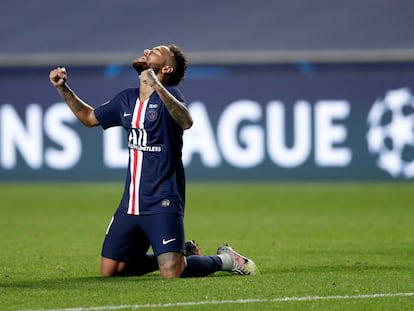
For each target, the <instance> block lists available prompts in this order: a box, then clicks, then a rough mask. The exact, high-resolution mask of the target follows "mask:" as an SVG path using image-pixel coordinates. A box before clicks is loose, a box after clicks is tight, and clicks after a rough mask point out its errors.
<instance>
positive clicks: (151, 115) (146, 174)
mask: <svg viewBox="0 0 414 311" xmlns="http://www.w3.org/2000/svg"><path fill="white" fill-rule="evenodd" d="M167 89H168V91H169V92H170V93H171V94H172V95H173V96H174V97H175V98H176V99H178V100H179V101H180V102H183V103H184V97H183V95H182V94H181V92H180V91H179V90H178V89H177V88H175V87H167ZM95 116H96V118H97V119H98V121H99V122H100V124H101V126H102V127H103V129H107V128H110V127H113V126H122V127H124V129H125V130H126V131H127V137H128V150H129V162H128V172H127V177H126V181H125V189H124V193H123V196H122V200H121V202H120V206H119V208H120V209H122V210H124V211H125V212H126V213H128V214H132V215H145V214H156V213H165V212H174V213H175V212H178V213H180V214H183V213H184V204H185V175H184V168H183V163H182V160H181V155H182V146H183V140H182V137H183V130H182V128H181V127H180V126H178V125H177V124H176V122H175V121H174V120H173V119H172V117H171V116H170V114H169V112H168V110H167V108H166V106H165V105H164V103H163V102H162V101H161V99H160V97H159V96H158V94H157V93H156V92H153V93H152V95H151V96H150V97H149V98H148V99H147V100H146V101H144V102H141V101H140V100H139V88H131V89H126V90H124V91H122V92H120V93H118V94H117V95H116V96H115V97H114V98H113V99H112V100H110V101H109V102H107V103H105V104H103V105H102V106H99V107H97V108H96V109H95Z"/></svg>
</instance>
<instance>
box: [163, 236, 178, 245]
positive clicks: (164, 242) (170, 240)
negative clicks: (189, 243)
mask: <svg viewBox="0 0 414 311" xmlns="http://www.w3.org/2000/svg"><path fill="white" fill-rule="evenodd" d="M175 240H177V239H176V238H173V239H169V240H166V239H162V245H167V244H168V243H171V242H174V241H175Z"/></svg>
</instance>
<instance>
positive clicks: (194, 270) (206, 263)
mask: <svg viewBox="0 0 414 311" xmlns="http://www.w3.org/2000/svg"><path fill="white" fill-rule="evenodd" d="M222 266H223V264H222V262H221V259H220V258H219V257H218V256H196V255H193V256H188V257H187V267H186V268H185V269H184V271H183V273H182V274H181V277H182V278H192V277H202V276H207V275H209V274H212V273H214V272H216V271H219V270H221V268H222Z"/></svg>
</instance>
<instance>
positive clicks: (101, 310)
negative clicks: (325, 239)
mask: <svg viewBox="0 0 414 311" xmlns="http://www.w3.org/2000/svg"><path fill="white" fill-rule="evenodd" d="M409 296H414V293H384V294H365V295H344V296H339V295H338V296H303V297H278V298H271V299H260V298H257V299H255V298H252V299H234V300H210V301H209V300H206V301H188V302H172V303H160V304H142V305H119V306H96V307H77V308H62V309H32V310H22V311H107V310H122V309H146V308H148V309H150V308H169V307H188V306H200V305H219V304H246V303H266V302H267V303H272V302H295V301H315V300H346V299H376V298H387V297H409Z"/></svg>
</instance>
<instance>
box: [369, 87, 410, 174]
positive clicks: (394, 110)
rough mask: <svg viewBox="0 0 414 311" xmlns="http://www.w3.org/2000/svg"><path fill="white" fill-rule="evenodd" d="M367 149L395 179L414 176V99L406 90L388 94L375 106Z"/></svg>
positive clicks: (370, 119)
mask: <svg viewBox="0 0 414 311" xmlns="http://www.w3.org/2000/svg"><path fill="white" fill-rule="evenodd" d="M367 123H368V132H367V141H368V150H369V152H370V153H371V154H372V155H374V156H375V157H376V159H377V165H378V167H379V168H380V169H382V170H384V171H387V172H388V173H389V174H390V175H391V176H393V177H394V178H405V179H410V178H413V177H414V96H413V94H411V92H410V90H409V89H407V88H402V89H398V90H391V91H388V92H387V93H386V95H385V97H384V98H382V99H378V100H377V101H376V102H375V103H374V104H373V106H372V108H371V110H370V112H369V114H368V118H367Z"/></svg>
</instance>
